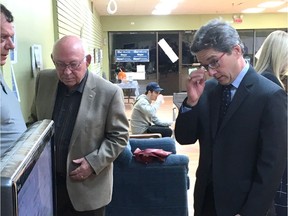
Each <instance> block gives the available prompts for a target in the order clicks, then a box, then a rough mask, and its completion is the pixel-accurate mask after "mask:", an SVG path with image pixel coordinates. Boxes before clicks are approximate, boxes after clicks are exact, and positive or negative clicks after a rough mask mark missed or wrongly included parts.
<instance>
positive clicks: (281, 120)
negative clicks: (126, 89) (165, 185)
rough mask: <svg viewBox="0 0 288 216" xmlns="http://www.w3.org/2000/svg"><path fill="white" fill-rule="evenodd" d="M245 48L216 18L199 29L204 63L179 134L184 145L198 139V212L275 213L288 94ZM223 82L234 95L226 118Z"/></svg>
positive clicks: (229, 215) (212, 215)
mask: <svg viewBox="0 0 288 216" xmlns="http://www.w3.org/2000/svg"><path fill="white" fill-rule="evenodd" d="M243 49H244V46H243V43H242V42H241V40H240V38H239V35H238V33H237V31H236V30H235V29H234V28H233V27H231V26H230V25H229V24H227V23H225V22H223V21H221V20H218V19H215V20H211V21H210V22H209V23H207V24H206V25H204V26H202V27H201V28H200V29H199V30H198V31H197V32H196V34H195V36H194V39H193V42H192V46H191V51H192V52H193V53H194V54H195V55H196V57H197V59H198V61H199V63H200V64H201V66H202V67H201V68H199V69H198V70H196V71H194V72H192V73H191V74H190V75H189V77H188V80H187V98H186V99H185V100H184V101H183V104H182V106H181V108H180V111H179V115H178V117H177V120H176V125H175V136H176V139H177V141H178V142H179V143H181V144H191V143H195V142H196V141H197V140H198V141H199V144H200V158H199V166H198V169H197V173H196V177H197V180H196V183H195V191H194V208H195V216H216V215H217V216H235V215H237V216H239V215H243V216H266V215H274V209H273V198H274V196H275V193H276V190H277V187H278V185H279V183H280V179H281V176H282V174H283V171H284V167H285V162H286V161H285V157H286V151H287V145H286V144H287V101H286V94H285V92H284V91H283V89H281V88H280V87H279V86H277V85H276V84H274V83H272V82H271V81H269V80H267V79H265V78H264V77H262V76H261V75H259V74H257V73H256V72H255V70H254V69H253V68H252V67H251V66H250V65H249V63H248V62H246V61H245V59H244V58H243ZM206 75H209V76H211V77H213V78H211V79H209V80H206V77H207V76H206ZM225 86H226V87H228V86H230V90H228V91H224V92H225V93H226V98H228V99H230V100H228V101H226V108H227V106H228V108H227V110H226V111H225V112H224V114H223V116H224V117H223V118H222V119H221V118H220V111H221V110H222V107H225V105H221V100H222V98H223V97H222V89H225ZM227 92H228V93H227ZM226 98H223V100H224V101H225V100H226Z"/></svg>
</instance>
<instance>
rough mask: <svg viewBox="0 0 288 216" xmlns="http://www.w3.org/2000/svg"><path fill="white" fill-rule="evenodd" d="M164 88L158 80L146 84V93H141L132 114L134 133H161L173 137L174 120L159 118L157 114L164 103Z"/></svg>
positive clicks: (132, 130)
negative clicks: (172, 126) (172, 125)
mask: <svg viewBox="0 0 288 216" xmlns="http://www.w3.org/2000/svg"><path fill="white" fill-rule="evenodd" d="M162 90H163V89H162V88H161V87H160V86H159V84H158V83H156V82H150V83H148V85H147V86H146V92H145V94H142V95H140V96H139V97H138V98H137V99H136V101H135V103H134V107H133V110H132V115H131V132H132V134H143V133H160V134H161V135H162V137H171V135H172V130H171V128H170V127H169V126H171V124H172V121H165V120H162V119H159V118H158V117H157V115H156V112H157V110H158V109H159V107H160V105H161V104H162V103H164V98H163V95H162V94H160V93H161V91H162Z"/></svg>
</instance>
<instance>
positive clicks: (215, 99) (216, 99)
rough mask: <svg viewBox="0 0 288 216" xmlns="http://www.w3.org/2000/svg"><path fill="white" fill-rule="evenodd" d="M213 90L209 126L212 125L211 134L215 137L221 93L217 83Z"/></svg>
mask: <svg viewBox="0 0 288 216" xmlns="http://www.w3.org/2000/svg"><path fill="white" fill-rule="evenodd" d="M215 88H216V89H215V91H213V94H212V95H211V103H212V104H211V124H212V125H211V126H212V136H213V137H215V135H216V133H217V125H218V119H219V110H220V98H221V93H222V88H221V85H220V84H218V85H217V86H215Z"/></svg>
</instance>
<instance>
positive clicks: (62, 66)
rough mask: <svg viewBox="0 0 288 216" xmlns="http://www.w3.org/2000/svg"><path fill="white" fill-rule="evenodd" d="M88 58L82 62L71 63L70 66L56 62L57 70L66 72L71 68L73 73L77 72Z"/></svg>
mask: <svg viewBox="0 0 288 216" xmlns="http://www.w3.org/2000/svg"><path fill="white" fill-rule="evenodd" d="M85 58H86V56H84V58H83V59H82V60H81V61H80V62H75V61H74V62H70V63H69V64H66V63H64V62H60V61H58V62H54V65H55V67H56V69H58V70H66V68H69V70H71V71H73V70H77V69H78V68H79V67H80V65H81V64H82V63H83V61H84V59H85Z"/></svg>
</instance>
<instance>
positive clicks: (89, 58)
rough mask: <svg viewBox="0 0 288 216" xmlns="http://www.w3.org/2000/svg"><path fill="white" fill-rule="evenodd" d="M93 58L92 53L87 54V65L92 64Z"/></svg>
mask: <svg viewBox="0 0 288 216" xmlns="http://www.w3.org/2000/svg"><path fill="white" fill-rule="evenodd" d="M91 59H92V56H91V55H90V54H88V55H87V56H86V65H87V67H88V66H89V65H90V64H91Z"/></svg>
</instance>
